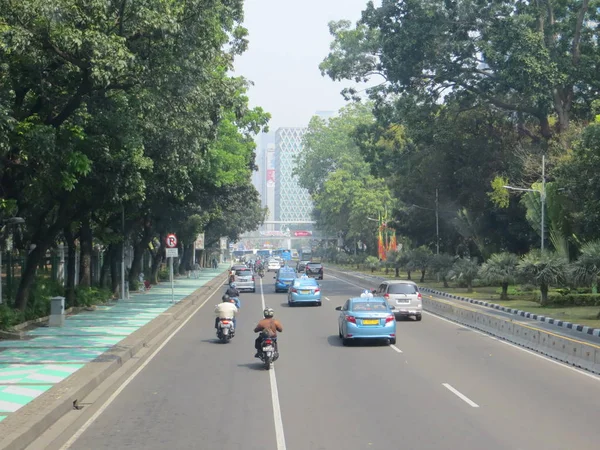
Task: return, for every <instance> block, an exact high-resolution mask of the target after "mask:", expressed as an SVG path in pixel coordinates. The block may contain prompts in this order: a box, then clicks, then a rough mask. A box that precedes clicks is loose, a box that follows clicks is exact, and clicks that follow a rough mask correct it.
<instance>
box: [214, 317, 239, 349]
mask: <svg viewBox="0 0 600 450" xmlns="http://www.w3.org/2000/svg"><path fill="white" fill-rule="evenodd" d="M234 335H235V326H234V324H233V319H219V324H218V325H217V337H218V338H219V339H220V340H221V342H223V343H224V344H226V343H227V342H229V341H230V340H231V339H232V338H233V336H234Z"/></svg>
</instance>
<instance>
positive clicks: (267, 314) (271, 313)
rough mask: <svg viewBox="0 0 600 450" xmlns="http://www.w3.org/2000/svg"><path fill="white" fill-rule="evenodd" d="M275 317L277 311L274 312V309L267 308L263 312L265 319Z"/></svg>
mask: <svg viewBox="0 0 600 450" xmlns="http://www.w3.org/2000/svg"><path fill="white" fill-rule="evenodd" d="M274 315H275V311H273V308H265V310H264V311H263V316H265V318H268V317H273V316H274Z"/></svg>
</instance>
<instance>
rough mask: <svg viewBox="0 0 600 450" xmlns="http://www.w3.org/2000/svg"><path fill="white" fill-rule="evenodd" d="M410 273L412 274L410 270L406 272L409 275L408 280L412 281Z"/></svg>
mask: <svg viewBox="0 0 600 450" xmlns="http://www.w3.org/2000/svg"><path fill="white" fill-rule="evenodd" d="M410 272H411V271H410V270H407V271H406V275H408V276H407V278H408V279H409V280H412V278H411V277H410Z"/></svg>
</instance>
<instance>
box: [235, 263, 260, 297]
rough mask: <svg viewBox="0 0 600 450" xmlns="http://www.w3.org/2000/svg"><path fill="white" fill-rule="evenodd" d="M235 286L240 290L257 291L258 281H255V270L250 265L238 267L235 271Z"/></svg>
mask: <svg viewBox="0 0 600 450" xmlns="http://www.w3.org/2000/svg"><path fill="white" fill-rule="evenodd" d="M234 281H235V287H236V288H237V290H238V291H240V292H242V291H250V292H256V283H255V281H254V272H253V271H252V269H250V268H249V267H244V268H240V269H237V270H236V271H235V279H234Z"/></svg>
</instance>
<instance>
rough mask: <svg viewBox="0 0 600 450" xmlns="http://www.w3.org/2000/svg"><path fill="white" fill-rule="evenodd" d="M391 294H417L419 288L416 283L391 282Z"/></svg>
mask: <svg viewBox="0 0 600 450" xmlns="http://www.w3.org/2000/svg"><path fill="white" fill-rule="evenodd" d="M388 293H390V294H416V293H417V288H416V287H415V285H414V284H390V289H389V291H388Z"/></svg>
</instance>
